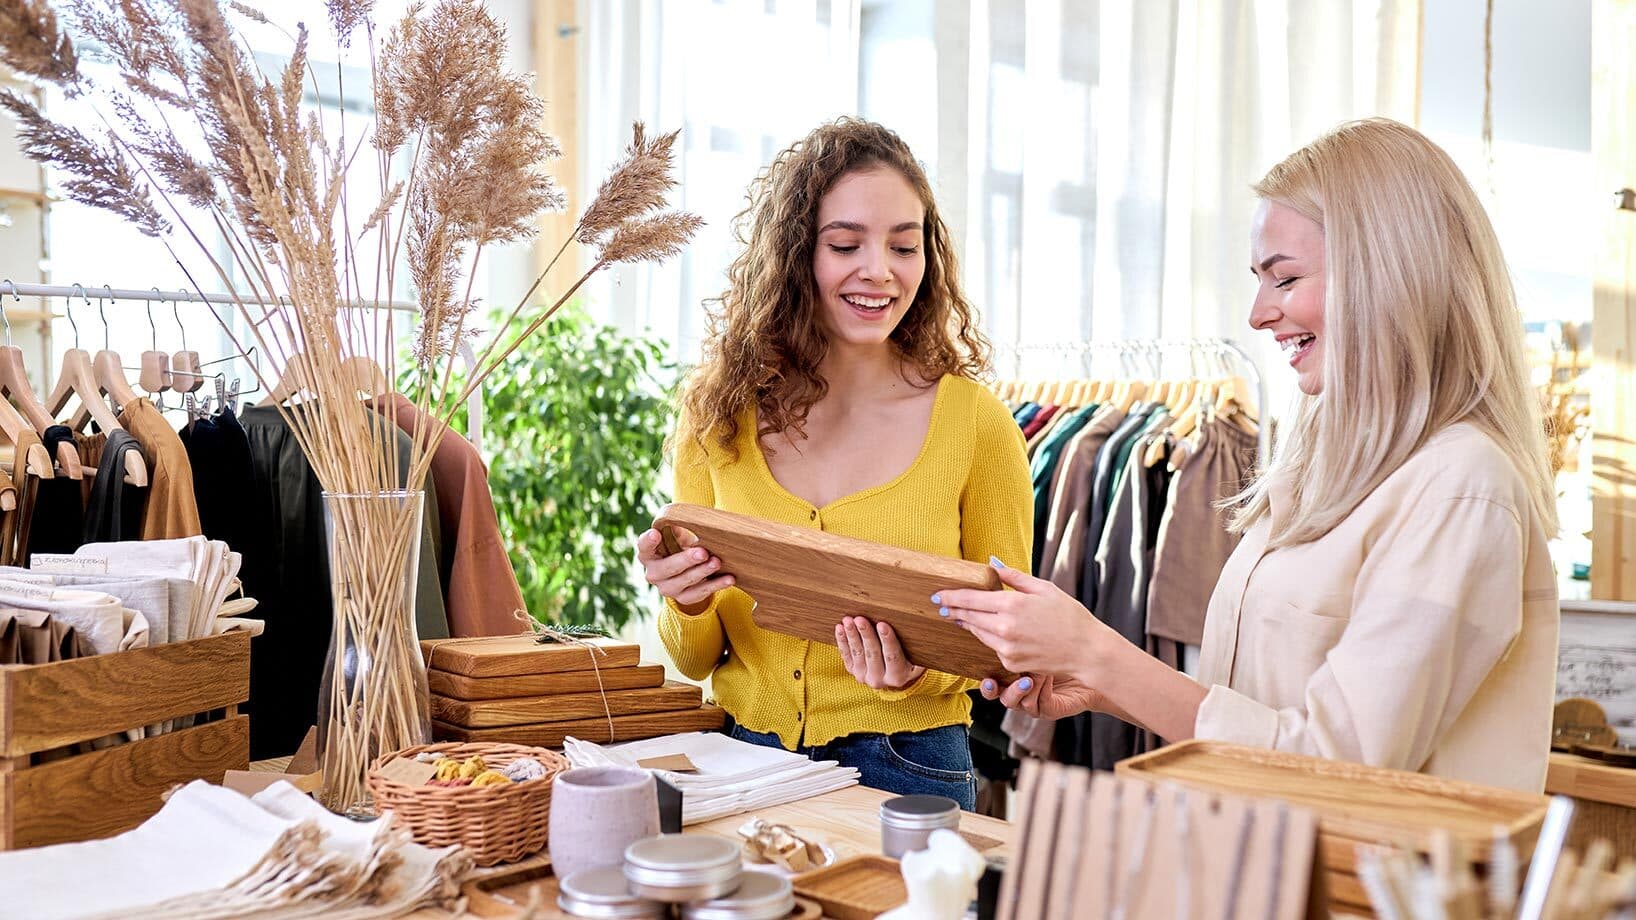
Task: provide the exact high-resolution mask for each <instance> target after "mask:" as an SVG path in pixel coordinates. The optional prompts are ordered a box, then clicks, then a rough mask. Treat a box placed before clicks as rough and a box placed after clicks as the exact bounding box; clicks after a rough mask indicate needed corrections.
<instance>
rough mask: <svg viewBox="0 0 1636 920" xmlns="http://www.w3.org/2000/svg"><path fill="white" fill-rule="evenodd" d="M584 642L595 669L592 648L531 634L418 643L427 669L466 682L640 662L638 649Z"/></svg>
mask: <svg viewBox="0 0 1636 920" xmlns="http://www.w3.org/2000/svg"><path fill="white" fill-rule="evenodd" d="M586 641H587V642H589V643H590V644H591V645H592V646H594V647H595V648H596V649H597V651H596V652H595V653H594V654H595V657H596V663H595V665H594V666H593V664H592V655H593V652H592V651H591V649H588V648H586V647H585V646H583V645H556V644H549V643H548V644H543V645H542V644H540V643H539V642H536V641H535V640H534V637H533V636H532V635H530V634H521V635H516V636H489V637H487V638H482V639H422V640H421V642H420V652H421V654H422V655H424V656H425V657H426V666H427V667H428V668H435V669H437V670H440V671H448V672H450V673H453V674H459V675H461V676H464V677H515V676H518V675H523V674H561V673H565V672H569V673H571V672H577V671H591V670H602V671H607V670H608V669H610V668H629V667H634V666H635V665H637V664H639V663H641V650H640V649H639V648H638V647H637V645H636V643H634V642H617V641H614V640H612V639H589V640H586Z"/></svg>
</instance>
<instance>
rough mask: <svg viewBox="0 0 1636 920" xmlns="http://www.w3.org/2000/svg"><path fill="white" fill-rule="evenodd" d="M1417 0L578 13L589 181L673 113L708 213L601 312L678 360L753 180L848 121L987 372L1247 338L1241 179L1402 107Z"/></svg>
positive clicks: (1107, 1)
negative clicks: (1040, 346) (908, 207)
mask: <svg viewBox="0 0 1636 920" xmlns="http://www.w3.org/2000/svg"><path fill="white" fill-rule="evenodd" d="M1419 4H1420V0H1330V2H1325V3H1309V2H1305V0H1095V2H1090V0H970V2H963V3H948V2H937V0H890V2H878V0H802V2H794V0H753V2H752V0H720V2H708V0H674V2H666V3H660V2H658V0H615V2H609V3H594V4H590V10H589V16H588V19H587V25H588V28H587V32H588V35H587V39H588V44H587V54H586V55H585V61H586V67H587V71H586V73H585V81H584V85H585V87H586V98H585V100H584V102H585V108H584V110H585V111H586V112H587V113H588V114H587V118H586V125H585V129H586V131H587V134H586V151H587V156H586V158H585V161H584V162H585V163H586V164H587V167H588V168H587V173H588V174H590V175H594V174H595V173H596V170H597V169H598V168H600V167H601V166H602V165H605V164H606V163H609V162H612V161H613V160H614V158H615V156H616V154H617V152H618V150H619V148H620V147H621V145H622V144H623V143H624V142H625V139H626V137H627V133H628V131H629V126H630V121H631V120H632V119H633V118H643V119H645V120H647V121H648V122H649V123H650V124H651V125H652V126H654V127H657V128H662V129H665V130H670V129H674V128H677V127H680V128H682V131H683V134H682V141H681V145H680V163H681V169H680V178H681V183H682V184H681V188H680V200H681V203H682V205H683V206H684V207H686V208H688V209H690V210H693V211H696V212H698V213H700V214H702V215H704V216H705V218H706V219H707V220H708V221H709V226H708V227H707V228H706V229H705V231H704V232H703V233H702V234H701V236H700V238H699V240H698V242H697V243H696V244H695V245H693V246H692V247H691V248H690V249H689V250H688V252H687V254H686V255H685V256H683V257H682V258H681V259H680V260H678V261H677V262H675V263H673V264H671V265H668V266H665V267H664V268H662V269H659V270H648V269H630V270H623V271H621V272H619V273H614V274H612V275H611V276H610V277H608V278H606V279H604V280H603V281H602V283H601V285H600V286H599V287H598V288H597V289H596V290H595V291H594V292H593V293H592V294H591V295H590V300H591V302H592V306H593V309H594V311H595V312H596V313H597V314H598V315H599V316H602V317H604V318H606V319H609V320H611V321H614V322H617V323H619V324H621V325H624V326H626V327H628V328H643V327H648V328H651V329H652V330H653V331H654V332H655V333H657V334H659V335H662V336H664V337H666V338H667V339H669V340H670V341H672V343H674V345H675V349H676V354H677V356H678V357H679V358H680V359H682V360H684V361H685V360H691V359H692V358H693V357H694V356H695V355H696V354H697V347H698V342H699V340H700V335H701V333H702V331H703V329H702V310H701V306H700V305H701V302H702V301H703V300H704V299H705V298H707V297H711V296H714V295H716V294H718V293H720V290H721V287H722V284H723V274H722V272H723V270H724V268H725V267H726V265H727V262H728V261H729V260H730V259H731V257H732V255H733V253H734V252H735V251H736V248H735V246H734V244H733V242H732V239H731V235H730V227H731V222H732V218H733V216H734V215H735V214H736V213H737V212H738V211H739V210H740V209H741V208H742V207H743V205H744V191H745V187H746V186H747V184H748V183H749V182H750V180H751V179H752V178H753V177H754V176H755V175H756V173H757V172H758V171H759V170H760V169H761V168H762V167H763V166H764V165H765V164H766V162H767V160H768V159H770V158H771V156H772V154H773V153H774V152H776V151H777V150H779V149H780V148H782V147H784V146H785V145H786V144H788V143H789V142H790V141H792V140H794V139H796V138H798V137H800V136H801V135H802V134H804V133H805V132H806V131H808V130H809V129H810V128H811V127H812V126H814V125H816V124H817V123H819V122H820V121H823V120H825V119H828V118H832V117H834V116H836V115H841V114H850V113H856V114H861V115H863V116H865V117H869V118H873V119H876V120H879V121H882V122H883V123H885V124H887V125H888V126H890V127H892V128H894V129H896V130H897V131H898V132H899V133H900V134H902V135H903V136H904V138H905V139H906V140H907V141H908V142H909V143H910V145H911V146H912V147H913V148H914V149H915V152H916V154H917V155H918V156H919V157H920V158H921V159H922V160H923V161H924V162H925V164H926V167H927V170H928V173H929V174H930V175H931V176H932V179H933V182H934V184H935V185H936V187H937V194H938V198H939V202H940V205H941V207H942V209H943V211H944V213H945V215H946V216H947V218H948V220H949V222H950V224H951V226H952V228H953V230H954V232H955V235H956V237H957V239H958V241H959V243H960V248H961V256H962V266H961V268H962V274H963V278H964V280H965V285H966V289H967V292H968V294H969V296H971V298H972V299H973V300H974V302H975V303H976V304H977V305H978V307H979V309H980V310H981V311H982V313H983V319H984V324H985V328H986V329H987V331H988V333H989V334H990V336H991V337H992V338H993V339H994V340H995V342H996V343H997V344H999V345H1000V346H1001V351H1000V358H1001V360H1000V361H999V362H998V369H999V370H1000V371H1001V372H1002V373H1009V372H1011V371H1012V370H1013V369H1014V368H1015V365H1016V359H1015V357H1014V352H1012V351H1011V350H1010V347H1011V346H1014V345H1017V344H1034V343H1058V342H1065V341H1079V340H1085V339H1092V338H1094V339H1098V340H1102V339H1120V338H1131V337H1151V336H1167V337H1196V336H1218V335H1226V336H1232V337H1235V338H1238V339H1241V340H1245V341H1253V339H1252V337H1251V336H1250V335H1248V331H1249V330H1248V329H1247V328H1246V327H1245V326H1244V315H1245V313H1246V306H1245V304H1246V301H1247V298H1248V296H1249V293H1250V287H1249V284H1248V283H1247V278H1248V275H1247V273H1246V258H1247V255H1246V254H1247V250H1248V232H1249V222H1250V217H1251V214H1252V212H1253V210H1254V205H1255V202H1254V200H1253V197H1252V195H1251V193H1250V191H1249V184H1250V183H1251V182H1253V181H1254V180H1255V179H1256V178H1258V177H1259V176H1260V174H1261V173H1262V172H1263V171H1264V170H1265V169H1266V168H1267V167H1268V166H1270V165H1271V164H1273V163H1274V162H1276V161H1277V160H1278V159H1280V158H1282V157H1283V156H1284V155H1286V154H1288V153H1289V152H1291V151H1292V150H1294V149H1295V148H1297V147H1298V146H1300V145H1301V144H1303V143H1305V142H1306V141H1308V140H1310V139H1311V138H1313V137H1315V136H1316V135H1317V134H1319V133H1320V132H1322V131H1323V130H1325V129H1327V128H1329V127H1332V126H1333V125H1335V124H1337V123H1339V122H1341V121H1344V120H1346V119H1350V118H1356V117H1362V116H1365V115H1372V114H1384V115H1390V116H1393V117H1396V118H1399V119H1402V120H1404V121H1409V122H1413V121H1414V120H1415V106H1416V98H1415V97H1416V86H1417V85H1418V73H1419V68H1418V45H1419V42H1418V30H1419V20H1420V11H1419ZM587 181H589V180H587ZM1263 358H1264V363H1265V361H1272V360H1277V358H1276V354H1275V352H1274V350H1273V349H1271V348H1270V347H1269V348H1267V349H1266V351H1265V354H1264V356H1263ZM1034 369H1035V370H1036V371H1037V372H1050V370H1051V369H1047V368H1040V367H1038V366H1035V368H1034ZM1059 370H1066V369H1065V368H1064V369H1059Z"/></svg>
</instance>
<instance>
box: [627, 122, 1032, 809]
mask: <svg viewBox="0 0 1636 920" xmlns="http://www.w3.org/2000/svg"><path fill="white" fill-rule="evenodd" d="M738 237H739V240H740V241H741V242H742V244H743V247H744V249H743V252H742V253H741V254H740V255H739V256H738V258H737V259H736V260H735V261H734V262H733V264H732V266H731V268H730V269H729V271H728V282H729V285H728V289H727V291H726V293H724V294H723V295H722V297H721V299H720V301H719V303H718V304H716V309H715V310H714V311H713V315H712V329H711V334H710V336H709V339H708V341H707V343H706V346H705V354H704V359H703V362H702V363H701V365H700V366H699V367H698V369H697V370H696V372H695V373H694V374H693V376H692V378H691V379H690V380H689V383H688V386H687V388H686V391H685V393H684V395H683V397H682V413H681V420H680V425H679V427H678V432H677V437H676V439H675V444H674V446H675V454H676V456H675V471H676V491H675V495H676V499H677V500H678V501H683V502H691V503H695V504H703V505H712V506H714V507H717V508H722V509H724V510H728V511H734V512H739V513H742V514H751V515H755V516H757V517H761V518H765V519H768V520H774V521H779V522H782V523H786V524H795V525H799V526H802V527H812V528H815V529H821V530H825V531H828V532H831V533H839V534H845V535H847V536H852V537H859V538H862V539H866V540H873V541H875V542H879V543H887V544H891V545H894V546H901V547H905V548H908V549H914V550H920V551H924V552H930V553H938V554H941V555H944V556H950V557H957V558H964V559H970V560H978V561H982V562H987V561H988V560H989V559H990V558H996V557H997V558H999V559H1002V560H1005V561H1006V562H1007V563H1008V564H1010V565H1015V566H1019V567H1022V568H1025V569H1026V568H1027V567H1028V564H1029V560H1028V553H1029V546H1030V543H1031V540H1032V507H1033V497H1032V492H1031V489H1030V484H1029V476H1028V464H1027V459H1026V456H1025V451H1024V444H1023V438H1022V434H1021V431H1020V429H1019V428H1018V427H1017V424H1016V422H1015V421H1014V420H1013V419H1012V417H1011V414H1010V413H1009V412H1008V411H1007V410H1006V407H1005V405H1004V404H1003V403H1001V402H1000V401H999V400H998V399H996V398H995V397H994V396H993V395H991V394H990V393H989V392H988V391H987V390H985V389H984V388H983V387H982V386H981V385H980V384H978V383H977V382H976V381H975V379H974V378H975V376H976V375H977V374H978V373H979V372H981V371H982V370H983V369H984V367H985V365H986V361H987V344H986V342H985V341H984V339H983V337H982V335H981V333H980V332H979V331H978V330H977V328H976V327H975V324H974V320H973V316H972V312H973V311H972V308H971V305H970V304H969V303H967V301H966V298H965V296H964V295H963V294H962V293H961V291H960V286H959V280H958V279H959V273H958V269H957V267H956V265H955V257H954V249H953V243H952V241H951V240H950V238H949V231H948V228H947V227H946V226H944V224H943V220H942V218H941V217H940V216H939V215H938V211H937V204H936V202H935V201H933V199H932V191H931V185H930V183H929V182H927V180H926V175H925V172H924V171H923V170H922V169H921V167H920V165H919V164H918V163H916V162H915V159H914V156H913V154H911V153H910V151H909V148H908V146H907V145H906V144H904V143H903V141H902V140H901V139H899V138H898V136H897V135H896V134H894V133H892V132H891V131H888V130H887V129H885V128H883V127H881V126H879V125H876V124H871V123H869V122H863V121H857V120H853V119H841V120H840V121H837V122H835V123H833V124H828V125H824V126H822V127H820V128H818V129H817V130H815V131H813V132H812V133H811V134H809V135H808V136H807V137H806V138H805V139H803V140H801V141H800V142H799V143H797V144H795V145H794V146H792V147H790V148H789V149H787V150H785V151H783V152H782V153H780V154H779V155H778V156H777V157H776V158H774V160H773V162H772V165H771V166H769V167H768V169H767V171H766V172H765V173H764V174H763V175H762V176H761V177H760V178H759V179H758V180H757V181H756V182H755V184H754V185H752V187H751V190H750V204H749V207H748V208H747V209H746V210H745V211H744V212H743V213H742V214H741V215H740V217H739V221H738ZM660 542H661V541H660V536H659V534H658V533H656V532H654V531H651V530H650V531H648V532H647V533H645V534H643V535H642V537H641V538H640V540H639V541H638V549H637V555H638V559H639V561H640V562H641V563H642V565H643V567H644V568H645V570H646V576H647V580H648V581H649V582H650V583H651V584H653V585H655V586H656V587H657V588H658V589H659V591H660V593H661V594H663V595H664V596H665V598H666V604H665V609H664V611H663V612H662V613H661V614H660V620H659V632H660V636H661V637H662V638H663V640H664V643H665V647H666V648H667V649H668V650H669V652H670V654H671V656H672V658H674V659H675V662H676V665H677V667H678V668H679V669H680V670H681V671H682V673H683V674H686V675H687V676H689V677H691V678H694V679H696V680H702V679H703V678H705V677H707V676H713V677H714V687H715V693H716V697H717V700H718V701H719V702H720V704H721V705H722V707H723V708H725V709H726V710H727V712H728V714H729V715H730V716H731V717H732V720H733V725H732V728H731V732H732V734H733V736H734V737H736V738H739V739H742V740H746V741H751V742H755V743H758V744H765V745H776V746H781V747H783V748H786V749H789V750H795V751H800V752H801V753H805V754H808V755H810V756H812V757H813V758H814V759H820V760H838V761H840V762H841V763H842V764H843V765H846V766H852V767H857V768H858V769H859V771H860V773H861V779H862V781H863V782H864V783H865V784H866V785H870V786H874V787H876V788H880V789H885V790H887V791H891V792H898V793H935V794H940V795H947V796H949V797H951V798H954V799H956V800H957V801H959V802H960V803H961V804H962V805H963V806H964V807H966V808H968V809H969V808H971V807H972V806H973V804H974V801H975V784H974V782H973V779H972V772H971V754H970V750H969V748H968V746H967V739H966V726H967V724H968V723H969V720H970V711H971V705H970V700H969V698H968V696H967V691H968V690H970V689H972V687H973V686H974V684H973V683H972V682H971V681H968V680H965V679H963V678H960V677H956V676H953V675H950V674H943V673H939V672H935V671H926V670H925V669H923V668H919V667H915V666H912V665H910V664H909V663H908V662H907V661H906V660H905V658H904V656H903V651H902V648H901V646H900V645H899V644H898V641H897V638H896V637H895V636H894V635H893V634H892V632H891V629H890V628H889V627H888V626H886V625H885V624H874V623H871V622H870V621H868V620H866V619H862V618H852V617H848V618H844V619H843V620H842V621H841V622H838V623H837V624H836V628H835V638H836V645H835V646H830V645H827V644H824V643H814V642H806V641H803V640H800V639H795V638H791V637H789V636H785V635H781V634H778V633H773V632H769V631H767V630H764V629H761V628H760V627H758V626H756V624H755V623H754V622H753V621H752V620H751V618H750V609H751V606H752V601H751V599H750V597H749V596H748V595H746V594H745V593H743V592H742V591H740V590H738V589H736V588H733V587H732V584H733V580H732V576H731V574H729V573H723V572H721V571H720V570H719V569H720V560H719V559H717V558H715V557H714V556H711V555H710V553H709V551H708V548H707V547H703V546H697V545H695V546H692V547H690V548H687V549H685V550H684V551H683V552H680V553H677V554H675V555H673V556H664V555H662V553H663V550H662V549H661V548H660Z"/></svg>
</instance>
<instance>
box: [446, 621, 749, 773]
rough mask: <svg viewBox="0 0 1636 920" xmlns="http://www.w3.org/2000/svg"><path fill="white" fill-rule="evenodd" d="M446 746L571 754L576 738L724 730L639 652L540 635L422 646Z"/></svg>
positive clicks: (711, 709)
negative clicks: (565, 747)
mask: <svg viewBox="0 0 1636 920" xmlns="http://www.w3.org/2000/svg"><path fill="white" fill-rule="evenodd" d="M420 645H421V651H422V652H423V653H424V654H425V656H426V666H427V669H428V671H427V676H428V678H429V680H430V685H431V691H432V720H433V722H432V734H433V736H434V737H435V738H436V739H437V740H439V741H465V742H470V741H497V742H506V743H510V744H527V745H533V746H536V747H547V748H554V747H561V746H562V743H563V740H564V739H565V738H567V737H568V736H570V735H573V736H575V737H579V738H594V739H596V740H598V741H609V742H612V741H629V740H632V739H636V738H652V737H654V736H656V735H666V734H670V733H672V732H687V731H700V730H705V729H712V728H720V727H721V726H722V723H723V721H724V716H723V714H722V711H721V710H720V709H718V708H716V707H715V706H711V705H708V704H706V703H705V702H704V694H703V692H702V691H701V690H700V689H699V688H698V687H696V686H694V685H692V684H685V683H681V682H679V681H667V680H665V669H664V666H663V665H656V664H643V663H642V662H641V655H640V650H639V649H638V647H637V646H636V644H635V643H631V642H617V641H614V640H610V639H594V640H577V641H575V642H573V643H569V644H563V643H542V642H539V641H537V640H536V639H535V637H534V636H533V635H531V634H526V633H525V634H521V635H515V636H491V637H487V638H472V639H428V640H426V641H423V642H422V643H421V644H420Z"/></svg>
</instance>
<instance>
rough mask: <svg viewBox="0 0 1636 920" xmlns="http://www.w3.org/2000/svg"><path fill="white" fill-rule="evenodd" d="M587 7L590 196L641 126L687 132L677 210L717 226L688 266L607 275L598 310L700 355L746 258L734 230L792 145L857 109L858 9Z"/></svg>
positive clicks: (686, 353)
mask: <svg viewBox="0 0 1636 920" xmlns="http://www.w3.org/2000/svg"><path fill="white" fill-rule="evenodd" d="M583 9H584V12H585V16H584V17H583V18H582V20H581V21H583V22H585V23H586V30H585V31H586V53H585V55H584V58H583V60H584V62H585V64H584V66H585V71H584V73H583V74H582V78H583V79H582V82H581V85H582V86H583V87H584V98H583V99H582V100H581V101H582V111H584V112H586V113H587V115H586V117H585V119H584V121H583V124H582V129H583V132H584V133H583V139H584V147H583V150H582V152H581V162H582V164H583V170H582V171H583V174H584V177H585V178H584V181H585V183H586V188H585V189H584V190H583V192H584V194H585V196H586V197H582V198H581V200H589V197H588V195H589V194H590V193H591V192H593V191H594V190H595V185H596V183H597V182H599V181H601V178H602V175H603V172H604V171H605V170H606V169H607V168H608V166H609V165H610V164H612V163H614V162H615V161H616V160H617V159H618V158H619V155H620V152H621V151H622V150H623V149H624V147H625V145H626V144H627V143H629V141H630V128H631V122H632V121H633V120H638V119H640V120H642V121H644V122H646V124H647V127H648V129H649V130H650V131H673V130H676V129H678V128H680V129H681V131H682V135H681V138H680V139H679V140H678V142H677V146H676V150H677V165H678V169H677V172H676V177H677V179H678V180H679V186H678V188H677V189H676V191H675V193H674V194H673V196H672V202H673V204H675V206H677V207H680V208H684V209H686V210H689V211H692V212H694V213H696V214H699V215H701V216H702V217H704V219H705V222H706V223H705V227H704V229H703V230H702V231H701V232H700V233H699V235H698V237H697V238H695V241H694V242H693V244H692V245H691V246H690V247H688V249H687V250H686V252H685V253H684V254H683V255H682V256H681V257H680V258H679V259H676V260H673V261H671V262H669V263H667V264H665V265H663V266H661V267H659V268H649V267H645V266H644V267H640V268H636V267H619V268H616V269H614V270H612V271H610V272H607V273H605V274H604V275H603V276H602V277H601V278H599V279H598V280H597V282H596V283H595V284H594V285H588V286H587V294H586V301H587V305H588V306H589V307H590V309H591V311H592V313H593V315H595V316H597V317H598V318H600V319H603V320H604V321H607V322H612V323H614V324H616V325H619V326H621V327H623V328H626V329H630V330H650V331H651V332H652V333H653V334H655V335H658V336H661V337H663V338H664V339H665V340H667V341H668V342H670V343H671V345H672V347H673V350H674V353H675V355H676V357H677V358H678V359H680V360H682V361H692V360H694V359H695V358H696V357H697V354H698V349H699V345H700V342H701V340H702V337H703V334H704V311H703V303H704V301H705V300H706V299H708V298H711V297H715V296H718V295H720V294H721V292H722V289H723V288H724V287H725V285H726V276H725V271H726V268H727V265H728V263H729V262H730V261H731V260H732V258H733V256H734V255H735V254H736V253H737V252H738V247H737V245H736V244H735V243H734V242H733V238H732V223H733V219H734V217H735V216H736V215H737V214H738V213H739V212H740V211H741V210H743V208H744V206H745V191H746V189H747V188H748V187H749V185H750V182H751V180H753V179H754V178H755V177H756V175H757V174H758V173H759V172H760V171H761V170H762V169H763V168H764V167H765V166H766V165H767V163H768V162H769V161H770V160H771V159H772V157H773V155H774V154H775V153H777V152H778V151H779V150H782V149H783V148H785V147H787V146H789V145H790V144H791V143H793V142H794V141H796V140H798V139H800V138H801V137H802V136H804V135H805V134H806V133H807V132H809V131H811V130H812V129H813V128H814V127H816V126H817V125H818V124H819V123H821V122H823V121H827V120H829V119H833V118H835V117H837V116H840V115H846V114H851V113H853V112H854V111H855V109H856V107H857V96H858V82H857V81H858V35H857V28H858V3H857V0H725V2H710V0H665V2H660V0H607V2H603V0H593V2H589V3H587V4H585V6H584V7H583Z"/></svg>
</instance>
